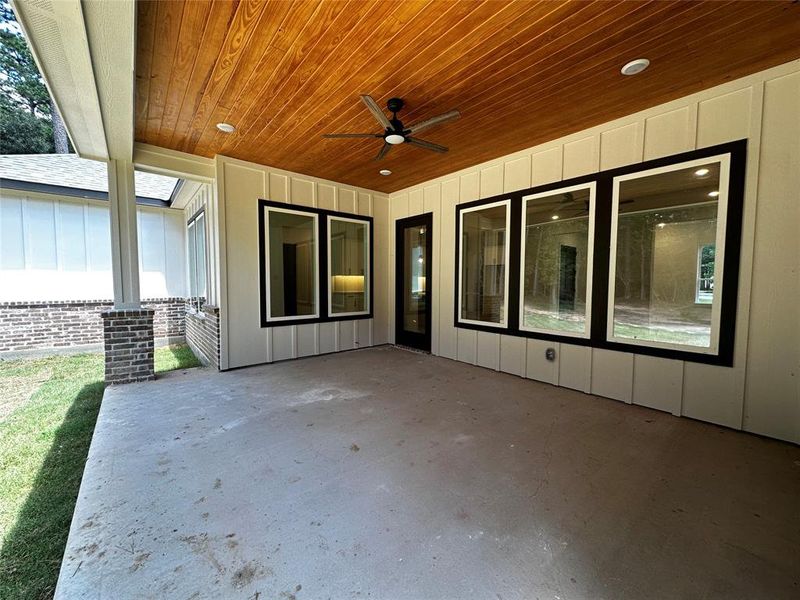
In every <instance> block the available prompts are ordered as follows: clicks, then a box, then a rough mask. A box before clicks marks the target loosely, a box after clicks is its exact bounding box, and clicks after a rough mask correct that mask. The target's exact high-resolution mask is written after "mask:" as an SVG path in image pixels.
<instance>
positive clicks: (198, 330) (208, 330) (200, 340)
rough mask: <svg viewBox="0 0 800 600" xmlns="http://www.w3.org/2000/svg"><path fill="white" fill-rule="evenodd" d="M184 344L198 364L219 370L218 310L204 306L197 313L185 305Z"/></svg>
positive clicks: (214, 307) (207, 305)
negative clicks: (194, 356)
mask: <svg viewBox="0 0 800 600" xmlns="http://www.w3.org/2000/svg"><path fill="white" fill-rule="evenodd" d="M186 343H187V344H189V347H190V348H191V349H192V352H194V353H195V355H196V356H197V358H198V359H200V362H202V363H203V364H204V365H206V366H209V367H214V368H216V369H219V309H218V308H217V307H216V306H211V305H210V304H206V305H205V306H203V312H202V313H198V312H197V311H195V310H194V309H193V308H191V306H190V305H189V304H186Z"/></svg>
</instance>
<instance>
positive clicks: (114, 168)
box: [108, 160, 141, 309]
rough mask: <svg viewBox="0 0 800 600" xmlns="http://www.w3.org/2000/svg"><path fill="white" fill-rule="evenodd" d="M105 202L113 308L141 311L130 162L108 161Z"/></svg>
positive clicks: (131, 165)
mask: <svg viewBox="0 0 800 600" xmlns="http://www.w3.org/2000/svg"><path fill="white" fill-rule="evenodd" d="M108 199H109V203H110V205H111V269H112V273H113V276H114V308H118V309H131V308H140V306H141V297H140V295H139V243H138V232H137V226H136V225H137V224H136V189H135V185H134V179H133V163H132V162H130V161H127V160H109V161H108Z"/></svg>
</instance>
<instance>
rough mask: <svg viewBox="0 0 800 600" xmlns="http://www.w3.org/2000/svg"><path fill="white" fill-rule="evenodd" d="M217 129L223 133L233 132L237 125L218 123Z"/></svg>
mask: <svg viewBox="0 0 800 600" xmlns="http://www.w3.org/2000/svg"><path fill="white" fill-rule="evenodd" d="M217 129H219V130H220V131H221V132H222V133H233V132H234V131H236V127H234V126H233V125H231V124H230V123H217Z"/></svg>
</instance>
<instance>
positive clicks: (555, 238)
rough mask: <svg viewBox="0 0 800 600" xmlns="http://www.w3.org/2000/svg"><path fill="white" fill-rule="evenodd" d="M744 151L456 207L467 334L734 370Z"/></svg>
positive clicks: (718, 149)
mask: <svg viewBox="0 0 800 600" xmlns="http://www.w3.org/2000/svg"><path fill="white" fill-rule="evenodd" d="M746 155H747V141H746V140H739V141H735V142H727V143H725V144H720V145H718V146H713V147H709V148H702V149H700V150H694V151H691V152H685V153H682V154H676V155H674V156H667V157H662V158H657V159H654V160H650V161H647V162H644V163H640V164H632V165H626V166H623V167H618V168H615V169H610V170H607V171H602V172H599V173H594V174H587V175H582V176H580V177H575V178H573V179H569V180H565V181H561V182H553V183H549V184H546V185H542V186H539V187H535V188H531V189H527V190H519V191H516V192H510V193H504V194H502V195H498V196H495V197H493V198H485V199H483V200H476V201H473V202H469V203H466V204H462V205H458V206H456V215H455V221H456V240H455V241H456V248H455V251H456V256H457V261H458V264H457V265H456V269H455V273H456V278H455V286H456V302H455V325H456V326H457V327H465V328H469V329H477V330H482V331H487V332H491V331H495V332H496V331H497V329H498V328H502V329H503V333H505V334H507V335H514V336H520V337H529V338H539V339H545V340H550V341H561V342H564V343H567V344H575V345H583V346H592V347H595V348H604V349H608V350H616V351H620V352H630V353H635V354H648V355H652V356H660V357H666V358H672V359H678V360H686V361H693V362H701V363H708V364H715V365H726V366H731V365H732V364H733V350H734V335H735V327H736V305H737V298H736V294H737V291H738V278H739V254H740V240H741V229H742V214H743V208H744V189H745V163H746ZM509 273H510V274H511V275H510V276H509Z"/></svg>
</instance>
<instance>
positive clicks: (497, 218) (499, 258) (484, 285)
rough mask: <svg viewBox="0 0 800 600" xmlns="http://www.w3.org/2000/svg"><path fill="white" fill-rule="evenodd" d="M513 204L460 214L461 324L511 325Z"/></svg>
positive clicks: (501, 204) (507, 201) (495, 203)
mask: <svg viewBox="0 0 800 600" xmlns="http://www.w3.org/2000/svg"><path fill="white" fill-rule="evenodd" d="M510 205H511V204H510V201H509V200H502V201H500V202H494V203H491V204H485V205H481V206H477V207H474V208H467V209H463V210H461V211H460V213H459V214H460V222H459V230H460V232H461V234H460V240H461V249H460V255H459V272H460V277H459V299H460V311H459V321H460V322H462V323H472V324H483V325H489V326H493V327H506V326H508V320H507V315H508V256H509V245H508V223H509V220H510Z"/></svg>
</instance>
